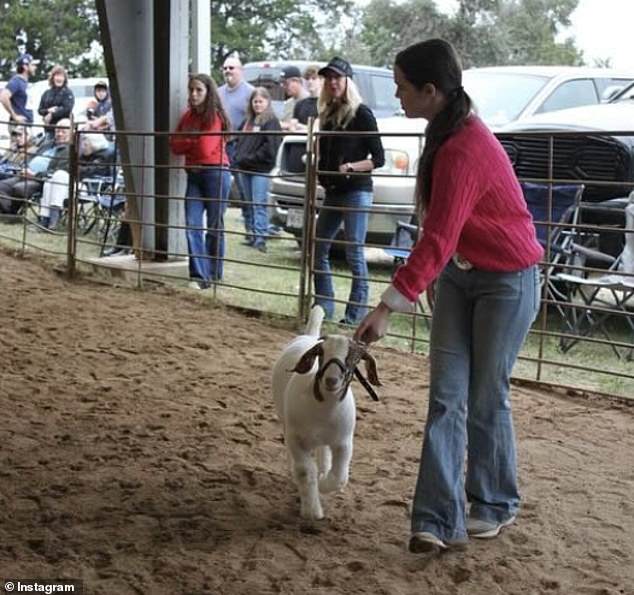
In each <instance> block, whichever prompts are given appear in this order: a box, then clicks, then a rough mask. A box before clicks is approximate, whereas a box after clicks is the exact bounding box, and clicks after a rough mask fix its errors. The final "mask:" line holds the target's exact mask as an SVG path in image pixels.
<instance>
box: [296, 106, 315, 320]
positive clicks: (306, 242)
mask: <svg viewBox="0 0 634 595" xmlns="http://www.w3.org/2000/svg"><path fill="white" fill-rule="evenodd" d="M315 142H316V141H315V118H309V120H308V137H307V139H306V175H305V180H306V185H305V189H304V222H303V225H302V259H301V268H300V279H299V304H298V309H297V316H298V319H299V322H304V321H305V320H306V317H307V314H308V305H309V301H310V295H311V292H310V271H311V269H312V254H313V244H314V235H315V215H316V209H315V202H316V198H317V158H316V151H315Z"/></svg>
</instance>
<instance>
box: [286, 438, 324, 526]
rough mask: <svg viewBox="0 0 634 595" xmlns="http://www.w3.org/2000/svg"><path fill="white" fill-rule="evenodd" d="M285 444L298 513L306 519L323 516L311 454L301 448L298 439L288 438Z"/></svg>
mask: <svg viewBox="0 0 634 595" xmlns="http://www.w3.org/2000/svg"><path fill="white" fill-rule="evenodd" d="M287 445H288V449H289V452H290V453H291V457H292V459H293V479H294V480H295V483H296V484H297V489H298V490H299V499H300V502H301V508H300V514H301V516H302V518H304V519H308V520H319V519H323V518H324V513H323V510H322V508H321V502H320V501H319V487H318V477H317V473H318V471H317V463H316V462H315V459H314V457H313V456H312V454H311V453H310V452H309V451H307V450H305V449H303V448H302V447H301V445H300V444H299V443H298V441H296V440H293V439H289V440H287Z"/></svg>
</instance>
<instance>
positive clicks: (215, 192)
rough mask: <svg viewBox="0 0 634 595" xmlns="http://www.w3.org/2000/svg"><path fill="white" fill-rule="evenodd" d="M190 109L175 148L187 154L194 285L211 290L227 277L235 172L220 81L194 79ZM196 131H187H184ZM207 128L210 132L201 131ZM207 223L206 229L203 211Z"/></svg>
mask: <svg viewBox="0 0 634 595" xmlns="http://www.w3.org/2000/svg"><path fill="white" fill-rule="evenodd" d="M188 90H189V98H188V103H189V109H188V110H187V111H186V112H185V113H184V114H183V115H182V117H181V119H180V121H179V123H178V126H177V128H176V132H178V133H181V134H177V135H174V136H172V137H171V138H170V146H171V148H172V151H173V152H174V153H176V154H177V155H184V156H185V169H186V171H187V190H186V191H185V224H186V225H187V234H186V235H187V247H188V251H189V276H190V279H191V282H190V286H191V287H192V288H199V289H206V288H208V287H209V286H210V285H211V283H213V282H215V281H219V280H220V279H222V274H223V259H224V254H225V237H224V236H225V234H224V213H225V210H226V208H227V201H228V198H229V190H230V188H231V174H230V173H229V169H228V167H229V159H228V158H227V153H226V151H225V146H226V144H227V143H226V137H225V136H223V135H222V133H223V132H226V131H228V129H229V118H228V117H227V115H226V114H225V111H224V109H223V107H222V104H221V102H220V97H219V96H218V90H217V89H216V83H214V81H213V80H212V79H211V77H209V76H208V75H206V74H194V75H192V76H191V77H190V79H189V86H188ZM186 132H190V133H194V134H182V133H186ZM201 132H207V133H209V134H198V133H201ZM204 213H206V226H205V227H203V214H204Z"/></svg>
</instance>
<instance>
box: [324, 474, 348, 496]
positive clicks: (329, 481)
mask: <svg viewBox="0 0 634 595" xmlns="http://www.w3.org/2000/svg"><path fill="white" fill-rule="evenodd" d="M346 483H348V482H347V481H345V480H344V481H341V480H339V479H336V478H334V477H333V476H332V475H327V476H326V477H324V479H322V480H321V481H320V482H319V491H320V492H321V493H322V494H327V493H328V492H338V491H341V490H343V488H345V487H346Z"/></svg>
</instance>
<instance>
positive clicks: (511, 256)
mask: <svg viewBox="0 0 634 595" xmlns="http://www.w3.org/2000/svg"><path fill="white" fill-rule="evenodd" d="M394 80H395V81H396V86H397V91H396V96H397V97H398V98H399V99H400V100H401V105H402V107H403V109H404V110H405V115H406V116H407V117H409V118H426V119H427V121H428V124H427V129H426V131H425V137H426V140H425V148H424V151H423V154H422V156H421V159H420V162H419V168H418V176H417V207H418V211H419V214H420V215H421V217H422V219H421V220H422V221H423V224H422V234H421V237H420V238H419V240H418V242H417V243H416V245H415V246H414V249H413V250H412V253H411V254H410V256H409V258H408V260H407V262H406V263H405V265H403V266H402V267H401V268H399V270H398V271H397V272H396V274H395V276H394V279H393V280H392V284H391V286H390V287H388V289H387V290H386V291H385V292H384V293H383V295H382V296H381V302H380V303H379V305H378V306H377V307H376V308H375V309H374V311H372V312H371V313H370V314H368V316H367V317H366V318H365V319H364V320H363V321H362V322H361V324H360V325H359V327H358V329H357V331H356V333H355V338H356V339H357V340H364V341H375V340H377V339H378V338H379V337H381V336H382V335H383V334H384V332H385V330H386V327H387V321H388V317H389V314H390V312H392V311H394V310H399V311H405V310H409V311H411V309H412V305H413V304H414V303H415V301H416V298H417V297H418V295H419V294H420V293H421V292H422V291H423V290H424V289H425V288H426V287H427V286H428V284H429V283H431V282H432V281H433V280H434V279H435V278H436V277H437V276H438V275H439V274H440V277H439V278H438V293H437V298H436V303H435V306H434V311H433V319H432V329H431V340H430V353H429V360H430V388H429V391H430V394H429V411H428V415H427V425H426V428H425V437H424V441H423V451H422V456H421V463H420V470H419V475H418V482H417V484H416V490H415V493H414V504H413V508H412V519H411V528H412V533H411V537H410V541H409V549H410V551H412V552H437V551H440V550H442V549H445V548H447V547H451V546H457V545H463V544H464V543H465V542H466V541H467V535H469V536H471V537H479V538H488V537H495V536H496V535H498V533H499V532H500V530H501V529H502V528H504V527H506V526H508V525H510V524H511V523H512V522H513V521H514V520H515V515H516V514H517V512H518V509H519V502H520V497H519V492H518V487H517V470H516V462H515V437H514V434H513V423H512V419H511V404H510V401H509V378H510V375H511V370H512V368H513V364H514V363H515V360H516V358H517V354H518V352H519V350H520V347H521V345H522V343H523V341H524V338H525V337H526V334H527V332H528V329H529V327H530V325H531V324H532V322H533V320H534V319H535V317H536V315H537V311H538V309H539V274H538V269H537V266H536V264H537V262H538V261H539V260H540V259H541V257H542V248H541V246H540V244H539V243H538V241H537V239H536V234H535V227H534V225H533V221H532V219H531V215H530V213H529V211H528V209H527V207H526V203H525V201H524V197H523V195H522V191H521V189H520V185H519V182H518V180H517V178H516V177H515V173H514V172H513V168H512V166H511V163H510V161H509V159H508V157H507V155H506V153H505V151H504V149H503V148H502V146H501V145H500V143H499V142H498V140H497V139H496V138H495V136H494V135H493V134H492V133H491V132H490V131H489V130H488V129H487V127H486V126H485V125H484V124H483V123H482V121H481V120H480V119H479V118H478V117H477V116H476V115H475V114H474V113H472V111H471V99H470V98H469V96H468V95H467V93H466V92H465V91H464V89H463V88H462V72H461V67H460V62H459V60H458V57H457V56H456V54H455V52H454V50H453V48H452V47H451V45H449V44H448V43H447V42H445V41H443V40H441V39H431V40H428V41H424V42H422V43H417V44H415V45H413V46H410V47H408V48H406V49H405V50H403V51H402V52H400V53H399V54H398V55H397V56H396V63H395V66H394ZM465 450H466V451H467V459H468V460H467V472H466V478H465V475H464V461H465ZM467 500H468V501H469V502H470V504H471V506H470V509H469V512H468V515H467V510H466V501H467Z"/></svg>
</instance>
